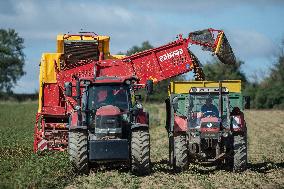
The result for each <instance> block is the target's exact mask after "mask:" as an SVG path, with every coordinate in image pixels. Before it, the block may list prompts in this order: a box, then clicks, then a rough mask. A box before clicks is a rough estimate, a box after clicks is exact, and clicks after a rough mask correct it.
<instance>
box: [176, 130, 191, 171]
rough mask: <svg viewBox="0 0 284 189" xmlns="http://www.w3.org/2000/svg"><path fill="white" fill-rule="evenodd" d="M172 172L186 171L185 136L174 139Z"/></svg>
mask: <svg viewBox="0 0 284 189" xmlns="http://www.w3.org/2000/svg"><path fill="white" fill-rule="evenodd" d="M173 163H174V170H175V171H176V172H180V171H184V170H186V169H188V147H187V141H186V134H181V135H178V136H175V137H174V162H173Z"/></svg>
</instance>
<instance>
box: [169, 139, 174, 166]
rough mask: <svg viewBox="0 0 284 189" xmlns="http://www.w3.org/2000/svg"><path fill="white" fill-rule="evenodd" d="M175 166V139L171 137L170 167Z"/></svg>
mask: <svg viewBox="0 0 284 189" xmlns="http://www.w3.org/2000/svg"><path fill="white" fill-rule="evenodd" d="M173 164H174V137H173V136H169V165H170V166H173Z"/></svg>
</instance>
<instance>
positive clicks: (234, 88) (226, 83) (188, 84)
mask: <svg viewBox="0 0 284 189" xmlns="http://www.w3.org/2000/svg"><path fill="white" fill-rule="evenodd" d="M192 87H219V82H216V81H173V82H170V85H169V88H168V94H169V95H170V94H187V93H188V92H189V90H190V89H191V88H192ZM222 87H226V88H228V90H229V92H233V93H240V92H241V87H242V86H241V80H223V81H222Z"/></svg>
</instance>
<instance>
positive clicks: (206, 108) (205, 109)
mask: <svg viewBox="0 0 284 189" xmlns="http://www.w3.org/2000/svg"><path fill="white" fill-rule="evenodd" d="M201 112H202V116H203V117H218V115H219V111H218V108H217V107H216V106H215V105H213V104H212V98H207V99H206V102H205V104H204V105H203V106H202V107H201Z"/></svg>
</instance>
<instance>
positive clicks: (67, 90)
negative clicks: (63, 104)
mask: <svg viewBox="0 0 284 189" xmlns="http://www.w3.org/2000/svg"><path fill="white" fill-rule="evenodd" d="M64 88H65V91H64V93H65V95H66V96H69V97H71V96H72V83H71V82H66V83H64Z"/></svg>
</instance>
